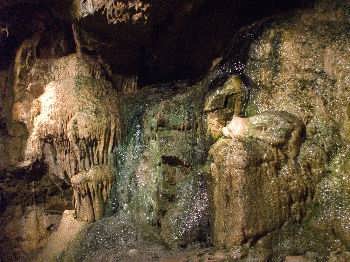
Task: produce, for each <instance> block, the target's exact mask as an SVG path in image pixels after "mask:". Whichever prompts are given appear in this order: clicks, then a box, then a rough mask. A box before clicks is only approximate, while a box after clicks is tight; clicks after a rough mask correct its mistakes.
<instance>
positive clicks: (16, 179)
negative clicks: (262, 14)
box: [0, 0, 350, 261]
mask: <svg viewBox="0 0 350 262" xmlns="http://www.w3.org/2000/svg"><path fill="white" fill-rule="evenodd" d="M6 2H8V3H9V2H10V1H6ZM29 2H31V1H29ZM121 2H123V3H124V1H121ZM121 2H120V3H121ZM131 2H132V3H133V4H132V5H128V6H126V5H123V4H120V6H119V7H120V8H119V9H118V3H119V1H113V2H112V1H111V2H110V1H94V0H91V1H84V2H83V3H84V4H85V6H83V7H84V8H85V9H84V10H80V11H81V12H82V13H81V14H80V15H82V16H84V18H81V19H82V20H80V21H79V22H78V21H75V22H76V23H74V25H73V26H71V25H70V26H69V28H68V29H67V28H66V27H64V26H63V25H62V27H61V25H58V27H57V28H56V29H57V32H56V31H54V32H48V31H47V28H46V27H43V28H42V30H41V31H40V32H37V33H35V34H31V36H30V37H26V36H23V37H25V38H26V40H24V41H23V39H22V38H19V39H18V41H19V42H20V44H19V45H18V49H17V50H16V55H15V58H14V59H13V63H12V64H13V65H12V66H9V63H8V64H6V65H7V66H8V67H9V68H10V70H9V71H6V70H2V71H1V72H0V84H1V89H0V92H1V96H0V102H1V108H0V109H1V110H0V127H1V128H0V131H1V133H0V149H1V151H0V170H1V172H2V173H1V177H0V186H1V189H2V192H1V194H0V201H1V202H0V203H1V205H0V211H1V212H2V213H1V216H0V222H1V224H0V226H1V230H3V232H4V234H2V235H1V236H0V240H1V245H2V246H4V247H5V248H3V249H1V250H0V255H1V259H2V257H4V258H6V259H5V260H9V261H11V260H12V261H16V260H17V261H20V260H21V259H22V260H26V261H28V260H31V259H32V260H37V261H47V260H48V259H53V260H54V259H56V260H59V261H113V260H118V261H140V260H142V261H173V260H174V259H176V260H177V261H191V260H192V261H198V260H199V261H200V260H203V261H225V260H229V261H230V260H232V261H252V260H253V261H327V260H328V261H347V259H348V257H349V252H348V248H349V245H350V231H349V218H350V216H349V215H350V198H349V196H350V192H349V181H350V180H349V174H348V173H349V152H350V151H349V147H348V143H349V130H350V129H349V127H350V125H349V123H350V122H349V118H350V113H349V111H350V110H349V102H350V101H349V99H350V91H349V88H348V87H349V86H350V82H349V81H350V78H349V77H348V76H349V73H350V72H348V71H349V68H350V65H349V59H348V51H349V49H350V42H349V39H350V38H349V30H348V29H349V28H350V24H349V12H348V10H349V5H348V4H347V3H344V2H343V1H326V0H322V1H318V3H317V4H316V5H315V7H314V8H311V9H306V10H300V11H295V12H291V13H289V14H288V15H280V16H279V17H270V18H267V19H263V20H262V21H258V22H257V23H255V24H253V25H251V26H248V27H245V28H242V30H240V31H239V32H237V34H236V35H235V37H234V39H233V40H232V42H231V43H230V46H229V47H230V48H228V49H227V51H226V52H225V53H223V54H222V57H220V58H218V59H215V61H213V68H212V70H211V71H210V72H209V73H208V74H207V76H205V77H203V79H202V80H201V81H177V82H171V83H168V84H155V85H151V86H143V87H141V86H140V85H139V83H140V82H143V81H144V82H143V83H145V82H147V81H150V79H152V80H159V79H172V78H173V76H174V74H175V73H174V72H177V70H175V69H174V67H176V68H179V70H180V69H181V72H182V74H180V76H179V78H182V77H183V76H184V75H185V76H189V75H191V76H193V75H196V76H198V72H203V71H205V70H204V68H205V69H207V68H209V66H208V65H209V64H210V63H211V61H210V60H211V59H212V58H213V57H214V54H217V51H215V52H213V53H210V54H208V53H206V54H205V56H204V55H203V57H201V59H204V57H205V60H206V65H202V66H203V67H201V66H200V65H198V64H201V62H200V61H202V60H201V59H199V60H198V61H197V63H198V64H196V65H195V66H194V65H193V64H192V65H191V66H189V67H188V68H189V69H188V68H187V67H185V66H183V65H184V63H183V61H182V60H181V59H180V60H181V61H180V60H177V58H176V59H174V61H169V67H167V66H166V67H164V68H163V65H164V61H167V59H168V58H169V57H172V56H174V54H171V50H173V49H172V48H169V49H170V50H169V49H167V48H165V47H164V46H166V47H167V45H166V43H168V42H169V41H171V39H173V38H172V37H169V38H168V37H165V38H162V37H160V36H159V35H158V33H156V32H157V30H158V29H161V28H162V25H164V23H165V24H166V25H167V23H169V24H171V25H172V26H170V27H169V28H170V29H164V28H163V29H162V30H163V31H162V30H161V31H162V32H164V31H166V32H167V34H172V32H178V30H180V29H181V28H182V27H183V26H184V25H187V24H186V21H188V20H186V19H184V17H187V15H184V14H185V13H181V14H180V13H179V14H178V16H179V17H180V18H181V17H182V18H183V19H184V20H182V18H181V19H180V18H179V17H178V16H169V17H170V18H169V20H165V22H164V20H163V18H164V17H163V16H162V15H163V14H162V15H161V17H163V18H161V19H160V20H157V19H154V20H153V22H152V21H150V24H148V25H146V24H147V23H148V22H147V23H146V22H145V21H146V20H147V21H148V18H147V19H146V17H147V16H148V12H149V11H150V10H152V6H149V7H147V6H148V5H147V6H146V5H145V4H141V3H142V2H141V1H131ZM199 2H200V1H198V3H197V1H191V3H192V4H188V5H189V6H187V5H182V4H179V9H176V10H188V12H187V13H186V14H188V15H189V14H190V13H191V14H197V15H198V16H199V17H202V15H204V14H206V12H204V13H202V12H201V11H200V7H201V6H202V4H203V3H199ZM108 3H109V4H110V5H111V8H112V9H113V10H114V4H115V6H116V10H117V11H116V13H113V14H112V15H111V14H108V12H107V11H106V12H107V13H104V14H102V15H103V18H104V15H107V18H109V19H110V22H113V19H115V21H117V24H118V23H125V24H124V26H125V27H123V26H121V25H116V27H113V26H111V25H108V23H107V24H106V23H105V22H106V21H101V13H99V11H98V10H100V11H101V10H103V9H104V8H105V4H108ZM181 3H182V2H181ZM124 4H125V3H124ZM197 4H198V5H197ZM171 6H172V5H169V6H166V7H164V8H165V9H166V10H168V8H169V7H171ZM209 6H211V5H209ZM0 7H1V6H0ZM81 7H82V6H81ZM185 7H186V8H187V9H186V8H185ZM149 8H150V9H149ZM183 8H185V9H183ZM112 9H111V10H112ZM118 10H120V12H119V11H118ZM155 10H157V9H155ZM196 10H197V11H196ZM124 11H125V12H126V13H125V12H124ZM129 11H131V14H127V13H128V12H129ZM139 11H140V12H141V13H142V14H141V15H139V13H138V12H139ZM150 12H151V13H150V18H149V19H150V20H152V19H151V18H152V14H153V15H154V13H152V12H153V11H150ZM193 12H194V13H193ZM87 14H89V15H87ZM201 14H202V15H201ZM134 15H136V17H134ZM144 15H145V16H144ZM33 16H34V14H33ZM35 17H37V16H36V15H35ZM38 17H39V18H40V17H41V16H40V15H39V16H38ZM38 17H37V18H38ZM138 17H139V18H138ZM165 17H166V16H165ZM188 17H191V16H190V15H189V16H188ZM195 17H197V16H195ZM204 17H205V16H204ZM223 17H224V18H225V16H223ZM39 18H38V19H39ZM56 18H57V17H56ZM130 19H131V20H132V21H134V22H132V21H131V20H130ZM135 19H136V20H135ZM137 19H141V20H142V23H141V24H142V25H140V24H138V23H139V22H140V21H141V20H140V21H139V20H137ZM39 20H40V19H39ZM44 20H45V19H44ZM68 20H69V19H68ZM40 21H41V20H40ZM95 21H96V22H97V23H96V24H95V23H93V22H95ZM127 21H129V22H127ZM156 21H159V23H157V22H156ZM167 21H168V22H167ZM176 21H177V22H176ZM179 21H184V22H183V23H181V22H179ZM199 21H202V20H201V19H199ZM35 23H36V22H35ZM62 23H63V22H62ZM65 23H68V22H67V20H65ZM128 23H130V24H128ZM63 24H64V23H63ZM131 24H136V25H137V26H141V27H137V26H136V27H135V28H134V29H132V30H131V29H130V28H131V27H129V26H131ZM95 25H96V27H95ZM235 25H236V24H235ZM137 28H138V29H137ZM150 28H151V29H150ZM152 28H153V29H152ZM171 28H172V29H171ZM195 28H198V27H195ZM10 29H11V27H10ZM109 30H110V31H109ZM128 30H131V31H130V32H137V31H138V30H140V32H138V34H137V36H138V37H136V38H135V39H134V40H130V39H129V38H130V35H132V34H129V33H130V32H129V31H128ZM133 30H135V31H133ZM148 30H151V31H152V30H154V31H152V32H153V34H151V35H152V37H151V39H153V40H152V41H153V42H152V41H151V40H150V39H145V41H144V42H143V41H141V40H140V39H141V38H142V36H144V35H145V34H147V32H150V31H148ZM180 31H181V30H180ZM192 31H196V30H194V29H192ZM192 31H191V30H189V31H186V32H187V33H186V34H184V35H185V36H188V35H191V36H192V34H191V32H192ZM117 32H119V33H120V32H124V33H125V32H129V33H128V34H126V33H125V34H117ZM199 34H200V33H199ZM157 35H158V36H157ZM115 36H118V37H119V36H123V37H121V38H120V39H119V38H115ZM20 39H22V40H21V41H20ZM161 39H162V40H161ZM169 39H170V40H169ZM175 39H177V40H178V39H182V38H181V37H180V38H177V37H175ZM190 39H192V40H193V38H190ZM195 39H197V40H198V39H203V38H201V37H198V38H195ZM204 39H205V37H204ZM117 40H118V41H117ZM119 40H120V41H119ZM158 40H159V41H158ZM192 40H191V41H192ZM188 41H190V40H188ZM117 42H118V44H116V43H117ZM135 42H137V44H135ZM155 42H157V43H158V42H159V45H155V47H152V49H150V50H151V51H147V50H146V49H147V47H149V46H150V45H152V46H153V44H152V43H155ZM199 42H200V43H202V42H203V41H199V40H198V41H197V42H194V43H195V44H196V45H198V43H199ZM204 42H205V41H204ZM109 43H110V44H109ZM186 43H188V42H186ZM186 43H185V44H184V45H186ZM140 45H141V46H142V45H144V46H143V48H141V47H140ZM192 45H193V43H192V42H191V45H190V46H192ZM218 45H220V43H218ZM125 46H127V47H128V48H126V47H125ZM202 46H204V45H202V44H201V47H198V50H196V51H198V52H199V50H202ZM211 46H216V48H218V49H216V50H219V49H220V48H219V47H217V45H212V44H210V45H209V44H208V46H207V47H206V48H209V49H210V47H211ZM122 47H125V50H127V52H117V51H120V50H124V49H123V48H122ZM158 47H159V48H158ZM179 48H180V47H179ZM153 49H157V52H155V51H154V50H153ZM164 49H165V50H167V53H169V54H167V55H164V56H162V55H161V54H162V53H163V52H164ZM175 49H176V48H175ZM180 49H181V48H180ZM111 50H113V52H112V51H111ZM135 50H136V51H135ZM152 50H153V51H152ZM186 50H187V49H186ZM158 51H159V52H158ZM148 52H150V53H148ZM189 52H190V50H187V51H186V52H185V53H184V54H187V53H189ZM100 53H101V54H100ZM182 54H183V53H182ZM118 55H120V60H118V59H116V56H118ZM158 55H159V57H160V58H159V57H158ZM184 56H185V55H184ZM157 57H158V58H157ZM194 57H196V56H191V59H190V60H191V61H193V58H194ZM208 57H209V58H210V59H209V58H208ZM106 58H107V59H106ZM157 59H160V60H161V61H158V62H157ZM129 60H130V61H129ZM126 61H127V62H128V63H127V62H126ZM137 61H138V62H137ZM129 62H130V63H129ZM135 65H137V66H136V67H137V68H136V69H135ZM179 65H182V66H179ZM123 66H125V68H124V67H123ZM192 66H193V67H192ZM121 67H123V68H122V69H123V70H124V69H125V71H123V70H121V71H122V72H123V74H120V72H121V71H120V69H121ZM2 68H4V67H2ZM191 68H192V69H193V68H196V70H194V69H193V72H192V69H191ZM157 69H159V71H158V70H157ZM147 70H148V71H147ZM149 71H152V74H149ZM185 71H191V72H185ZM194 71H196V73H194ZM116 72H118V73H116ZM157 73H159V75H156V74H157ZM187 73H188V74H187ZM139 77H143V78H144V79H143V80H142V81H140V78H139ZM146 80H147V81H146ZM18 192H20V193H18ZM64 210H66V211H64ZM63 211H64V212H63ZM7 250H10V251H11V252H10V251H9V252H7ZM38 253H40V254H39V255H38V256H36V255H37V254H38ZM162 259H163V260H162Z"/></svg>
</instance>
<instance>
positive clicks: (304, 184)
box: [210, 112, 314, 247]
mask: <svg viewBox="0 0 350 262" xmlns="http://www.w3.org/2000/svg"><path fill="white" fill-rule="evenodd" d="M246 120H247V121H245V123H246V125H247V126H246V127H245V132H242V133H239V134H237V133H234V132H232V129H233V128H234V127H235V125H241V122H239V121H238V120H237V118H234V119H233V120H232V122H230V123H229V126H228V128H229V129H230V131H231V132H230V133H229V135H230V136H231V137H230V139H227V138H222V139H220V140H219V141H218V142H216V143H215V144H214V145H213V146H212V148H211V149H210V154H211V156H212V157H213V160H214V162H213V164H212V165H211V176H212V183H211V187H212V195H213V199H212V201H213V204H212V206H213V210H212V212H213V215H212V221H213V222H212V223H213V225H212V226H213V228H212V232H213V241H214V244H215V245H217V246H225V247H232V246H236V245H240V244H242V243H244V242H247V241H249V240H253V239H255V238H257V237H259V236H262V235H264V234H266V233H268V232H271V231H273V230H275V229H277V228H279V227H280V226H281V225H282V224H283V223H285V222H286V221H288V220H290V219H294V220H295V221H298V220H300V218H301V217H302V216H303V213H304V212H305V203H306V202H307V201H310V200H311V197H312V186H314V185H313V184H309V182H308V180H310V178H308V176H310V175H311V174H308V173H307V172H305V171H304V170H302V168H301V167H300V166H299V164H298V163H297V162H296V156H297V155H298V154H299V150H300V144H301V142H302V131H303V124H302V122H301V121H300V120H299V119H298V118H296V117H295V116H293V115H291V114H289V113H286V112H267V113H263V114H261V115H256V116H254V117H250V118H248V119H246Z"/></svg>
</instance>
